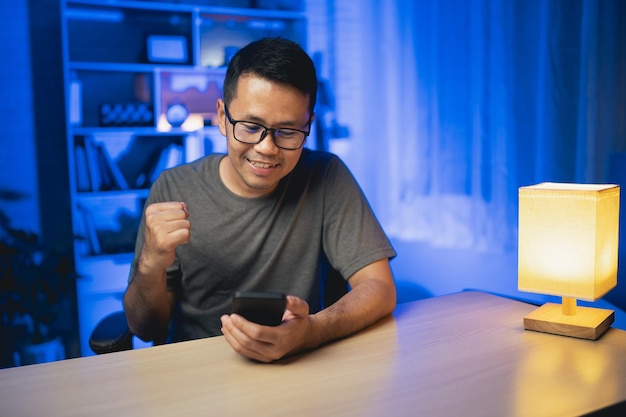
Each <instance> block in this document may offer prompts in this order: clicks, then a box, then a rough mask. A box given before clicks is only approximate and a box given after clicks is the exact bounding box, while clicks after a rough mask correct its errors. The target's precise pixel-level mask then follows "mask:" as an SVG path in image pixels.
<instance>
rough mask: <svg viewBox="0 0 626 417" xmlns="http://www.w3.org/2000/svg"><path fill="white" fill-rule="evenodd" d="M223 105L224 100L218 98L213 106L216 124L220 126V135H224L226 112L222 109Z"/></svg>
mask: <svg viewBox="0 0 626 417" xmlns="http://www.w3.org/2000/svg"><path fill="white" fill-rule="evenodd" d="M224 106H225V104H224V100H222V99H221V98H218V99H217V102H216V103H215V108H216V109H217V125H218V127H219V128H220V133H221V134H222V136H224V137H226V112H225V111H224Z"/></svg>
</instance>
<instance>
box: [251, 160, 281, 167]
mask: <svg viewBox="0 0 626 417" xmlns="http://www.w3.org/2000/svg"><path fill="white" fill-rule="evenodd" d="M250 163H251V164H252V165H254V166H255V167H257V168H274V167H275V166H276V165H277V164H267V163H264V162H257V161H250Z"/></svg>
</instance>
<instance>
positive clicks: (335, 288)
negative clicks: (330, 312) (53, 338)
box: [89, 268, 348, 355]
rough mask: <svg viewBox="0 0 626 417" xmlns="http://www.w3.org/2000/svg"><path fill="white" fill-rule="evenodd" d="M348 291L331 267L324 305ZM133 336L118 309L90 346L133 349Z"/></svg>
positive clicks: (102, 324)
mask: <svg viewBox="0 0 626 417" xmlns="http://www.w3.org/2000/svg"><path fill="white" fill-rule="evenodd" d="M347 291H348V283H347V282H346V280H345V279H343V277H342V276H341V274H339V272H337V271H335V270H334V269H332V268H331V269H330V271H329V272H328V277H327V278H326V285H325V288H324V305H326V306H329V305H331V304H333V303H334V302H335V301H337V300H338V299H339V298H341V297H342V296H343V295H344V294H345V293H346V292H347ZM133 336H134V335H133V333H132V332H131V331H130V328H129V327H128V322H127V321H126V314H125V313H124V311H116V312H114V313H111V314H109V315H108V316H106V317H105V318H103V319H102V320H100V321H99V322H98V324H96V327H95V329H94V330H93V331H92V332H91V335H90V337H89V347H90V348H91V350H93V352H94V353H95V354H97V355H100V354H103V353H112V352H121V351H123V350H131V349H133ZM159 344H160V343H159Z"/></svg>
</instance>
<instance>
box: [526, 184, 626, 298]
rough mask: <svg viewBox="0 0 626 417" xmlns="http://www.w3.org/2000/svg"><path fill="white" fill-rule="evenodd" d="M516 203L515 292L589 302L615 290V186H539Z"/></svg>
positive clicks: (527, 188)
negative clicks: (517, 237)
mask: <svg viewBox="0 0 626 417" xmlns="http://www.w3.org/2000/svg"><path fill="white" fill-rule="evenodd" d="M519 199H520V200H519V259H518V262H519V264H518V265H519V279H518V286H519V289H520V290H521V291H530V292H537V293H542V294H550V295H558V296H566V297H572V298H578V299H582V300H587V301H595V300H597V299H598V298H600V297H602V296H603V295H604V294H606V293H607V292H608V291H609V290H611V289H612V288H613V287H615V285H616V284H617V240H618V218H619V217H618V213H619V187H618V186H615V185H596V184H557V183H542V184H538V185H533V186H529V187H522V188H520V190H519Z"/></svg>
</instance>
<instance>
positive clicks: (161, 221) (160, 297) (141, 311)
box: [124, 202, 190, 341]
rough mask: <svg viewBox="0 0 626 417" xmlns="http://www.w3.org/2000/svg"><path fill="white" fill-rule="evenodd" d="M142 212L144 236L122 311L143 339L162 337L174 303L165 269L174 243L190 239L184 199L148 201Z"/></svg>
mask: <svg viewBox="0 0 626 417" xmlns="http://www.w3.org/2000/svg"><path fill="white" fill-rule="evenodd" d="M144 215H145V226H146V227H145V240H144V244H143V246H142V248H141V253H140V254H139V258H138V262H137V268H136V271H135V274H134V276H133V277H132V280H131V282H130V283H129V285H128V288H127V289H126V293H125V294H124V311H125V312H126V319H127V321H128V326H129V328H130V330H131V332H133V334H135V335H137V336H138V337H139V338H140V339H142V340H144V341H150V340H164V338H165V337H166V336H167V333H168V327H169V322H170V318H171V315H172V309H173V307H174V295H173V294H172V293H171V292H169V291H168V290H167V285H166V270H167V268H168V267H169V266H170V265H172V263H173V262H174V259H175V256H176V252H175V251H176V247H177V246H178V245H180V244H184V243H188V242H189V236H190V223H189V220H187V217H188V216H189V213H188V210H187V205H186V204H185V203H180V202H166V203H155V204H151V205H149V206H148V207H147V208H146V210H145V213H144Z"/></svg>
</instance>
